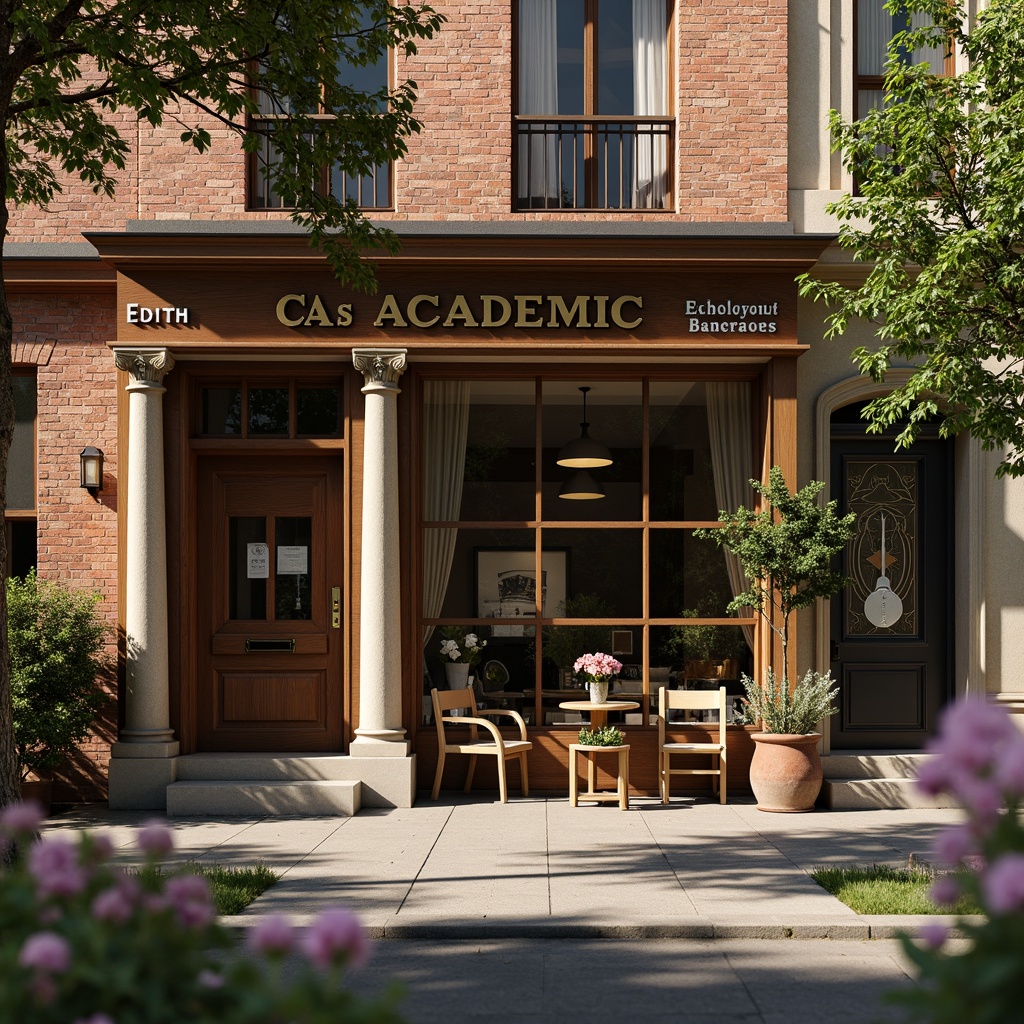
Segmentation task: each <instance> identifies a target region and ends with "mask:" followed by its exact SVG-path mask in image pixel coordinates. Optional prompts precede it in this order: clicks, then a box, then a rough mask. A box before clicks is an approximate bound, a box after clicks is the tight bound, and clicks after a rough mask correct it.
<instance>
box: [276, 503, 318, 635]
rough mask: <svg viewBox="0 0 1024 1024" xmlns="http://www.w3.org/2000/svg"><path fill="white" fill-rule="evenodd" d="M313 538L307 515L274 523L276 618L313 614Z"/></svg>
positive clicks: (280, 518)
mask: <svg viewBox="0 0 1024 1024" xmlns="http://www.w3.org/2000/svg"><path fill="white" fill-rule="evenodd" d="M312 539H313V520H312V518H311V517H309V516H279V517H278V518H277V519H276V520H275V522H274V544H275V551H274V572H275V576H274V605H275V618H277V619H279V620H280V619H311V618H312V617H313V602H312V596H313V595H312V588H311V587H310V579H311V577H310V572H311V566H312V564H313V549H312Z"/></svg>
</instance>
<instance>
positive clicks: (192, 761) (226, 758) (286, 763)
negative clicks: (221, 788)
mask: <svg viewBox="0 0 1024 1024" xmlns="http://www.w3.org/2000/svg"><path fill="white" fill-rule="evenodd" d="M352 776H353V762H352V758H351V757H345V756H344V755H341V754H288V753H283V754H253V753H245V754H227V753H220V754H185V755H183V756H181V757H179V758H178V781H179V782H216V781H231V780H233V781H236V782H288V781H292V782H328V781H335V782H343V781H349V782H350V781H353V778H352Z"/></svg>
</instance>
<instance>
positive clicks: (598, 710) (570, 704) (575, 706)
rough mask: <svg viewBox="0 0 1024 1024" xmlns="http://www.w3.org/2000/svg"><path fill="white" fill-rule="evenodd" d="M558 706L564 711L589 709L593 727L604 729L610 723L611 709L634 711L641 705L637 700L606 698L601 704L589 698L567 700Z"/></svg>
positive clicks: (591, 726)
mask: <svg viewBox="0 0 1024 1024" xmlns="http://www.w3.org/2000/svg"><path fill="white" fill-rule="evenodd" d="M558 706H559V707H560V708H561V709H562V710H563V711H589V712H590V728H591V729H603V728H604V727H605V726H606V725H607V724H608V714H609V712H611V711H633V710H634V709H635V708H638V707H640V705H639V704H638V703H637V702H636V701H635V700H606V701H604V702H603V703H601V704H595V703H594V702H593V701H589V700H566V701H563V702H562V703H561V704H559V705H558Z"/></svg>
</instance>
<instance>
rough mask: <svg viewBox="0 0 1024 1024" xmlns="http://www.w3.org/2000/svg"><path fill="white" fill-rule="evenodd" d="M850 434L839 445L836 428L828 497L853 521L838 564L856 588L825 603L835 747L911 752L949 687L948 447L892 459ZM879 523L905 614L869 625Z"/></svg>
mask: <svg viewBox="0 0 1024 1024" xmlns="http://www.w3.org/2000/svg"><path fill="white" fill-rule="evenodd" d="M856 429H857V430H859V431H860V434H861V436H860V437H859V438H855V437H851V436H847V437H844V436H843V433H844V425H842V424H839V425H837V424H835V423H834V424H833V441H832V481H833V494H834V497H837V498H838V499H839V504H840V507H841V509H842V511H843V512H847V511H851V510H852V511H855V512H856V513H857V516H858V518H857V524H856V534H855V536H854V538H853V540H852V541H851V543H850V544H849V545H848V547H847V551H846V555H845V560H844V571H845V572H846V573H847V574H848V575H849V576H851V577H852V578H853V583H852V584H851V585H850V586H849V587H847V588H846V590H844V591H843V592H841V593H840V594H838V595H837V596H836V597H834V598H832V602H831V603H832V665H831V668H832V675H833V677H835V678H836V679H837V681H838V683H839V687H840V694H839V703H840V709H839V713H838V714H837V715H836V716H835V717H834V718H833V719H832V723H831V746H832V749H834V750H917V749H920V748H921V747H922V746H923V745H924V743H925V741H926V740H927V739H928V738H929V737H930V736H931V735H933V733H934V730H935V723H936V716H937V714H938V712H939V710H940V709H941V708H942V706H943V705H944V704H945V703H946V701H947V700H948V699H949V696H950V691H951V686H952V679H953V629H952V621H953V616H952V601H953V583H952V580H953V543H952V515H951V507H952V490H951V488H952V473H951V469H952V463H951V448H950V445H949V443H948V442H946V441H941V440H939V439H938V438H932V439H927V440H921V441H918V442H917V443H916V444H915V445H914V446H913V447H912V448H909V449H901V450H900V451H898V452H896V453H894V452H893V441H892V439H891V438H887V439H884V440H873V439H865V438H864V436H863V424H862V423H861V424H858V425H857V427H856ZM845 430H846V432H847V433H852V431H851V430H850V427H849V426H846V428H845ZM837 433H838V436H837ZM883 515H885V519H886V552H885V563H886V566H885V575H886V577H887V578H888V579H889V581H890V587H891V589H892V591H893V592H895V593H896V594H897V596H898V597H899V598H900V600H901V601H902V605H903V610H902V615H901V616H900V617H899V619H898V620H897V621H895V622H891V623H886V624H883V625H874V624H873V623H872V621H871V620H870V619H869V617H868V616H867V614H866V613H865V601H866V600H867V598H868V596H869V595H870V594H871V593H872V591H873V590H874V589H875V588H876V586H877V583H878V578H879V576H880V575H882V562H881V558H882V544H881V539H882V538H881V517H882V516H883Z"/></svg>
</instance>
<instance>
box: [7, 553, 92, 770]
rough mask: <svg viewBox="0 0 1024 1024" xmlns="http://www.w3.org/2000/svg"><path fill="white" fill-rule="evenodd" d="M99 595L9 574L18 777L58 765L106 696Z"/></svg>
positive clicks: (12, 692)
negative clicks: (101, 680)
mask: <svg viewBox="0 0 1024 1024" xmlns="http://www.w3.org/2000/svg"><path fill="white" fill-rule="evenodd" d="M99 600H100V598H99V595H97V594H89V593H86V592H84V591H81V590H70V589H68V588H66V587H62V586H60V585H58V584H56V583H51V582H49V581H47V580H40V579H37V578H36V574H35V570H33V571H32V572H30V573H29V574H28V575H27V576H26V577H25V578H24V579H17V578H11V579H9V580H7V636H8V645H9V650H10V666H11V706H12V710H13V713H14V743H15V747H16V749H17V752H18V762H19V765H20V770H21V777H22V778H25V777H26V776H27V775H28V774H29V773H30V772H46V771H49V770H51V769H53V768H56V767H57V766H58V765H59V764H60V763H61V761H62V760H63V759H64V758H65V757H66V756H67V755H68V754H69V753H71V751H72V750H74V748H75V747H76V746H77V745H78V744H79V743H81V742H82V740H83V739H85V735H86V733H87V732H88V731H89V726H90V725H92V723H93V720H94V719H95V718H96V716H97V715H98V714H99V712H100V711H101V710H102V708H103V706H104V704H106V703H107V702H108V699H109V698H108V697H107V696H106V694H104V693H103V692H102V691H101V690H100V688H99V685H98V679H99V677H100V676H101V675H102V674H103V673H104V672H105V671H107V670H108V669H109V667H110V666H109V663H108V659H107V657H106V655H105V650H104V649H105V646H106V641H107V627H106V625H105V623H104V622H103V620H102V619H101V618H100V617H99V616H98V615H97V614H96V605H97V604H98V603H99Z"/></svg>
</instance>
